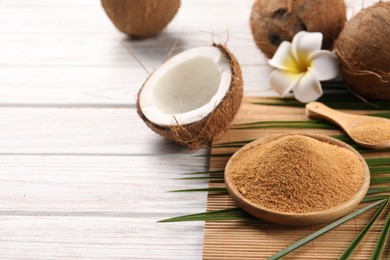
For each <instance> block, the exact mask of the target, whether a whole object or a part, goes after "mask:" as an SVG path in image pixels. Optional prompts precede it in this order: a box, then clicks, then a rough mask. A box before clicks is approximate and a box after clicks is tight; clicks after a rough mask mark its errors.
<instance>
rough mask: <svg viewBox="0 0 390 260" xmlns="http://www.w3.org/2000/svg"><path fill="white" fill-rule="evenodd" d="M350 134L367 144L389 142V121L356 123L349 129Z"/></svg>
mask: <svg viewBox="0 0 390 260" xmlns="http://www.w3.org/2000/svg"><path fill="white" fill-rule="evenodd" d="M351 136H352V137H353V138H354V139H357V140H360V141H362V142H364V143H368V144H388V143H390V123H389V122H373V123H370V122H368V123H367V124H358V125H357V126H355V127H354V128H353V129H352V130H351Z"/></svg>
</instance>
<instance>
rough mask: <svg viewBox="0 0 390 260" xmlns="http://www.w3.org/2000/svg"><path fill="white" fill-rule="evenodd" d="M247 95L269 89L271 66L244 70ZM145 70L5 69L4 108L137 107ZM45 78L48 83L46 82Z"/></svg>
mask: <svg viewBox="0 0 390 260" xmlns="http://www.w3.org/2000/svg"><path fill="white" fill-rule="evenodd" d="M242 70H243V77H244V82H245V86H244V91H245V94H246V95H258V94H259V93H263V94H264V93H266V94H268V95H272V94H273V93H274V92H273V91H272V90H270V89H268V76H267V75H268V74H269V73H270V71H271V68H270V67H268V66H244V67H243V68H242ZM147 76H148V75H147V73H146V72H145V71H144V70H143V69H142V68H141V67H139V66H138V67H134V66H130V65H129V66H124V67H84V66H82V67H35V66H27V67H4V68H2V69H1V70H0V93H2V95H1V96H0V106H3V107H4V106H17V105H23V106H27V105H30V106H32V105H33V106H61V105H67V106H88V105H90V106H114V107H115V106H125V107H126V106H127V107H128V106H134V104H135V102H136V96H137V93H138V91H139V89H140V88H141V86H142V85H143V83H144V81H145V80H146V78H147ZM43 78H44V80H42V79H43Z"/></svg>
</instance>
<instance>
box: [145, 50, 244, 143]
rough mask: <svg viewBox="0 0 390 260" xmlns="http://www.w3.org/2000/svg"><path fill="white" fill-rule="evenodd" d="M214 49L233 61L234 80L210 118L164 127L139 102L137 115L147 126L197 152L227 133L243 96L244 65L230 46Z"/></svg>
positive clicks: (208, 116) (231, 64) (231, 63)
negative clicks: (242, 68) (242, 67)
mask: <svg viewBox="0 0 390 260" xmlns="http://www.w3.org/2000/svg"><path fill="white" fill-rule="evenodd" d="M213 46H214V47H215V48H218V49H219V50H220V51H221V52H222V53H223V54H224V55H225V57H226V59H227V60H228V61H229V62H230V66H231V70H232V80H231V84H230V88H229V90H228V92H227V93H226V95H225V97H224V98H223V99H222V101H221V102H220V103H219V104H218V106H217V107H216V108H215V109H214V111H213V112H211V113H210V114H209V115H207V116H206V117H204V118H203V119H201V120H200V121H197V122H194V123H191V124H185V125H171V126H160V125H156V124H154V123H153V122H151V121H149V120H148V119H147V118H146V117H145V115H144V114H143V113H142V110H141V108H140V104H139V98H138V101H137V112H138V114H139V116H140V117H141V118H142V120H143V121H144V122H145V123H146V125H148V126H149V127H150V128H151V129H152V130H153V131H154V132H156V133H158V134H159V135H161V136H164V137H165V138H167V139H168V140H171V141H174V142H177V143H179V144H182V145H186V146H188V147H190V148H191V149H197V148H199V147H201V146H202V145H204V144H207V143H209V142H210V141H211V140H212V138H213V137H215V136H216V135H218V134H220V133H221V132H223V131H225V130H226V129H227V127H228V126H229V125H230V123H231V122H232V121H233V118H234V116H235V115H236V113H237V111H238V109H239V107H240V105H241V101H242V97H243V80H242V72H241V67H240V64H239V63H238V61H237V59H236V58H235V57H234V56H233V54H232V53H231V52H230V51H229V50H228V49H227V48H226V46H224V45H220V44H218V45H216V44H214V45H213ZM141 90H142V89H141ZM140 92H141V91H140ZM138 95H139V94H138Z"/></svg>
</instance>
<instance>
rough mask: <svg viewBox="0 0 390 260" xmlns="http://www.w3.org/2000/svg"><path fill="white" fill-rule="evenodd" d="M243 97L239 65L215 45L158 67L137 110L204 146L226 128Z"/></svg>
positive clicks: (168, 133) (165, 132)
mask: <svg viewBox="0 0 390 260" xmlns="http://www.w3.org/2000/svg"><path fill="white" fill-rule="evenodd" d="M242 96H243V81H242V73H241V68H240V65H239V64H238V62H237V60H236V58H235V57H234V56H233V54H232V53H231V52H230V51H229V50H228V49H227V48H226V47H225V46H222V45H213V46H209V47H199V48H194V49H191V50H188V51H185V52H182V53H180V54H178V55H176V56H174V57H173V58H171V59H170V60H168V61H167V62H165V63H164V64H163V65H162V66H161V67H160V68H158V69H157V70H156V71H155V72H154V73H153V74H152V75H151V76H150V77H149V78H148V79H147V80H146V82H145V83H144V85H143V87H142V88H141V90H140V91H139V93H138V101H137V111H138V114H139V115H140V116H141V118H142V119H143V120H144V121H145V123H146V124H147V125H148V126H149V127H150V128H151V129H152V130H153V131H155V132H156V133H158V134H160V135H162V136H164V137H166V138H167V139H169V140H171V141H175V142H177V143H179V144H184V145H187V146H188V147H190V148H199V147H200V146H201V145H203V144H206V143H208V142H209V141H210V140H211V139H212V138H213V137H215V136H216V135H218V134H219V133H221V132H222V131H224V130H225V129H226V128H227V126H228V125H229V124H230V123H231V121H232V120H233V118H234V116H235V114H236V112H237V110H238V108H239V106H240V104H241V100H242Z"/></svg>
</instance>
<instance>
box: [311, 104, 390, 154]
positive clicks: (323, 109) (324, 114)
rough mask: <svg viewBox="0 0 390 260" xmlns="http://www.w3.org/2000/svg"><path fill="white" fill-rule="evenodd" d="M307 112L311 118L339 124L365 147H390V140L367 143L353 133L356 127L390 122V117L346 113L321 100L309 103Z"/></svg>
mask: <svg viewBox="0 0 390 260" xmlns="http://www.w3.org/2000/svg"><path fill="white" fill-rule="evenodd" d="M306 114H307V115H308V116H309V118H313V119H315V118H323V119H326V120H328V121H331V122H333V123H335V124H337V125H339V126H340V127H341V128H342V129H343V130H344V131H345V132H346V133H347V134H348V135H349V136H350V137H351V139H352V140H354V141H355V142H356V143H357V144H359V145H361V146H363V147H366V148H370V149H377V150H379V149H387V148H390V142H389V143H375V144H374V143H367V142H365V141H363V140H359V139H358V138H357V137H356V136H353V135H351V132H352V131H353V129H354V128H355V127H358V126H362V125H368V124H373V123H380V122H384V123H389V124H390V120H389V119H385V118H380V117H374V116H361V115H355V114H349V113H344V112H340V111H337V110H334V109H332V108H330V107H327V106H325V105H324V104H322V103H320V102H311V103H309V104H307V105H306ZM367 134H368V135H369V134H370V132H367Z"/></svg>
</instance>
